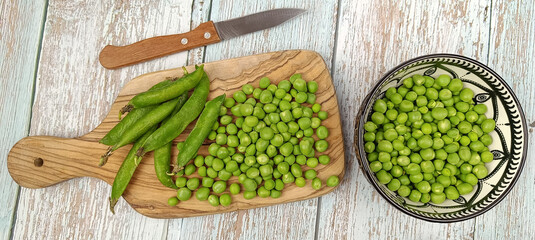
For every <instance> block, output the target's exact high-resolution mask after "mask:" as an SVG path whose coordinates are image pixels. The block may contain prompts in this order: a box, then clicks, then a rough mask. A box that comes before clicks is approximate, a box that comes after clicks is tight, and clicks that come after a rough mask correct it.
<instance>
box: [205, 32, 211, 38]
mask: <svg viewBox="0 0 535 240" xmlns="http://www.w3.org/2000/svg"><path fill="white" fill-rule="evenodd" d="M210 37H212V34H210V33H209V32H205V33H204V38H205V39H209V38H210Z"/></svg>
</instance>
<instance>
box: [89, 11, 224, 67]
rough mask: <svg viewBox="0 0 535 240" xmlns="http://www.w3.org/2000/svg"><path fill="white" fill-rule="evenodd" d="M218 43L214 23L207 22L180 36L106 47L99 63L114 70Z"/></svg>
mask: <svg viewBox="0 0 535 240" xmlns="http://www.w3.org/2000/svg"><path fill="white" fill-rule="evenodd" d="M207 34H208V35H207ZM220 41H221V39H220V38H219V35H217V30H216V29H215V26H214V22H212V21H208V22H204V23H201V24H200V25H199V26H197V27H196V28H195V29H193V30H191V31H189V32H185V33H181V34H172V35H167V36H158V37H152V38H148V39H144V40H141V41H139V42H135V43H132V44H130V45H125V46H113V45H108V46H106V47H104V49H102V51H101V52H100V55H99V61H100V64H102V66H104V67H105V68H109V69H115V68H120V67H124V66H128V65H132V64H136V63H140V62H144V61H147V60H150V59H154V58H158V57H162V56H166V55H169V54H172V53H177V52H182V51H186V50H189V49H193V48H197V47H201V46H206V45H208V44H212V43H217V42H220Z"/></svg>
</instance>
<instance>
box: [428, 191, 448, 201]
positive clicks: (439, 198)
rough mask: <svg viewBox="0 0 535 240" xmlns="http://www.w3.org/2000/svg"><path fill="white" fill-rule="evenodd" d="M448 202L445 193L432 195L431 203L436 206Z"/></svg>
mask: <svg viewBox="0 0 535 240" xmlns="http://www.w3.org/2000/svg"><path fill="white" fill-rule="evenodd" d="M445 200H446V194H444V193H443V192H440V193H431V202H432V203H435V204H441V203H443V202H444V201H445Z"/></svg>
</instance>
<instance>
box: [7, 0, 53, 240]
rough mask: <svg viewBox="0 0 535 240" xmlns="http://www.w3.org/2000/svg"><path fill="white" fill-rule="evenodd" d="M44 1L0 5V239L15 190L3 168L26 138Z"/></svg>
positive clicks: (9, 224)
mask: <svg viewBox="0 0 535 240" xmlns="http://www.w3.org/2000/svg"><path fill="white" fill-rule="evenodd" d="M45 8H46V3H45V1H35V2H27V1H2V2H0V33H1V34H0V70H1V71H2V74H0V83H1V84H0V116H2V120H0V182H1V183H2V184H1V185H0V192H2V195H0V206H1V207H0V239H8V238H9V237H10V234H11V228H12V226H13V217H14V213H15V209H16V204H17V198H18V191H19V187H18V186H17V184H15V182H14V181H13V180H12V179H11V177H10V176H9V174H8V171H7V168H6V159H7V153H8V151H9V149H10V146H12V145H13V144H15V142H16V141H17V140H18V139H20V138H22V137H25V136H27V135H28V129H29V126H30V114H31V101H32V96H33V82H34V74H35V67H36V66H37V65H36V63H37V56H38V51H39V40H40V37H41V36H40V33H41V28H42V26H43V15H44V13H45Z"/></svg>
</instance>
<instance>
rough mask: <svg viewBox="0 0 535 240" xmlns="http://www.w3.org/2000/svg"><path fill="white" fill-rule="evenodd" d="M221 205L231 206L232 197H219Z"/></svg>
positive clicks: (227, 195)
mask: <svg viewBox="0 0 535 240" xmlns="http://www.w3.org/2000/svg"><path fill="white" fill-rule="evenodd" d="M219 203H220V204H221V206H224V207H226V206H229V205H230V204H231V203H232V197H230V195H229V194H227V193H225V194H221V196H220V197H219Z"/></svg>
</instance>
